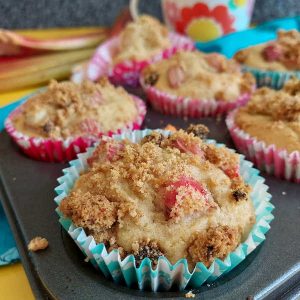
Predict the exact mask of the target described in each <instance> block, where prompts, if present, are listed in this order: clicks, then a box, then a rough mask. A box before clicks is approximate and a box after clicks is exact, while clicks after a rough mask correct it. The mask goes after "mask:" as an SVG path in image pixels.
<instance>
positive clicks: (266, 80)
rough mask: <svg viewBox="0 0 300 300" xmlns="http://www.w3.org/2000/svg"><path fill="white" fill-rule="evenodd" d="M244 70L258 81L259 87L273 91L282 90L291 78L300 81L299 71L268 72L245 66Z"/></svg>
mask: <svg viewBox="0 0 300 300" xmlns="http://www.w3.org/2000/svg"><path fill="white" fill-rule="evenodd" d="M242 70H243V71H244V72H250V73H252V75H253V76H254V77H255V79H256V83H257V86H258V87H262V86H268V87H271V88H273V89H281V88H282V87H283V85H284V84H285V82H286V81H288V80H289V79H290V78H291V77H296V78H298V79H300V72H298V71H294V72H293V71H290V72H282V71H267V70H260V69H256V68H252V67H248V66H245V65H243V66H242Z"/></svg>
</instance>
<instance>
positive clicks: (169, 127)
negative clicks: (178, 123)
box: [164, 124, 177, 132]
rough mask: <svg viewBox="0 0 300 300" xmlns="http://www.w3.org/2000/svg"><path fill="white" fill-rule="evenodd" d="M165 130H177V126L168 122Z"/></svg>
mask: <svg viewBox="0 0 300 300" xmlns="http://www.w3.org/2000/svg"><path fill="white" fill-rule="evenodd" d="M164 130H169V131H172V132H173V131H177V129H176V127H175V126H173V125H172V124H168V125H167V126H166V127H165V128H164Z"/></svg>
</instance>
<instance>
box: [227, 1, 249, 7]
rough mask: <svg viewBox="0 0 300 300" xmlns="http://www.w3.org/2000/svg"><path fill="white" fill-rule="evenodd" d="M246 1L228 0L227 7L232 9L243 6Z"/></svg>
mask: <svg viewBox="0 0 300 300" xmlns="http://www.w3.org/2000/svg"><path fill="white" fill-rule="evenodd" d="M247 2H248V1H247V0H230V1H229V7H230V8H233V9H235V8H239V7H243V6H245V5H246V4H247Z"/></svg>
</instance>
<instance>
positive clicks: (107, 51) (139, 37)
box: [75, 15, 194, 86]
mask: <svg viewBox="0 0 300 300" xmlns="http://www.w3.org/2000/svg"><path fill="white" fill-rule="evenodd" d="M179 49H194V43H193V41H191V40H190V39H189V38H187V37H184V36H181V35H179V34H177V33H171V32H169V31H168V29H167V27H166V26H164V25H163V24H161V23H160V22H159V21H158V20H157V19H155V18H153V17H151V16H147V15H143V16H141V17H139V18H137V20H135V21H134V22H130V23H128V24H127V25H126V26H125V28H124V29H123V31H122V32H121V33H120V34H119V35H118V36H117V37H114V38H111V39H110V40H108V41H107V42H105V43H104V44H102V45H101V46H100V47H99V48H98V49H97V50H96V53H95V54H94V57H93V58H92V60H91V62H90V63H89V65H88V68H87V72H86V75H85V76H87V77H88V78H89V79H91V80H97V79H98V78H99V77H101V76H104V75H105V76H109V78H110V80H111V81H112V82H114V83H116V84H121V85H129V86H137V85H138V83H139V75H140V71H141V70H142V69H143V68H144V67H145V66H146V65H148V64H149V63H151V62H153V61H156V60H159V59H162V58H167V57H169V56H171V55H173V54H174V53H175V52H176V51H177V50H179ZM77 77H78V76H75V78H77ZM79 77H80V76H79Z"/></svg>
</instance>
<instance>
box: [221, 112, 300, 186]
mask: <svg viewBox="0 0 300 300" xmlns="http://www.w3.org/2000/svg"><path fill="white" fill-rule="evenodd" d="M236 111H237V110H234V111H233V112H231V113H230V114H229V115H228V116H227V118H226V124H227V128H228V130H229V132H230V135H231V137H232V139H233V141H234V144H235V146H236V147H237V149H238V150H239V151H240V152H241V153H243V154H245V155H246V157H248V159H250V160H251V161H252V162H253V163H254V164H255V165H256V166H257V168H259V169H260V170H262V171H265V172H267V173H268V174H272V175H274V176H276V177H278V178H281V179H285V180H289V181H293V182H296V183H300V151H294V152H292V153H288V152H287V151H286V150H284V149H278V148H276V146H275V145H269V146H267V145H266V144H265V143H264V142H263V141H258V140H257V139H256V138H254V137H252V136H250V135H249V134H248V133H246V132H245V131H243V130H241V129H240V128H239V127H238V126H237V125H236V123H235V121H234V117H235V114H236Z"/></svg>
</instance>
